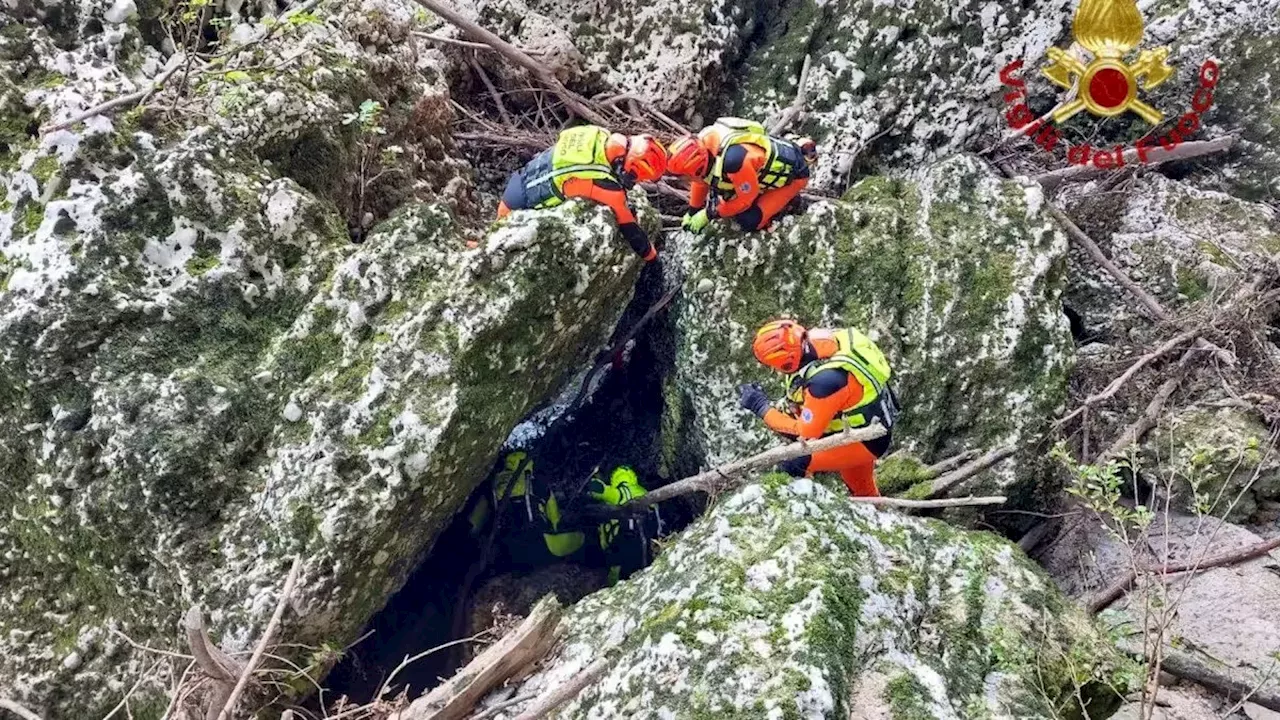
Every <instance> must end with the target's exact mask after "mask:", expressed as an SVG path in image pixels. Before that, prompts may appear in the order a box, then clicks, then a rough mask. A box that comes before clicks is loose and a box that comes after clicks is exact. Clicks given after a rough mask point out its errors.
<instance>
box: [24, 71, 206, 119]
mask: <svg viewBox="0 0 1280 720" xmlns="http://www.w3.org/2000/svg"><path fill="white" fill-rule="evenodd" d="M176 57H177V58H178V59H177V60H176V61H175V60H174V59H172V58H170V60H169V64H170V65H171V66H172V67H170V68H168V69H167V70H165V71H164V72H162V73H160V74H159V75H157V76H156V79H155V80H153V81H152V82H151V84H150V85H148V86H147V87H145V88H143V89H141V90H138V91H137V92H131V93H129V94H128V95H121V96H120V97H118V98H114V99H112V100H108V101H106V102H104V103H101V104H99V105H94V106H93V107H91V108H89V109H88V110H85V111H84V112H82V113H80V114H79V115H76V116H74V117H72V118H71V119H70V120H63V121H62V122H59V123H53V124H51V125H45V126H44V127H42V128H40V134H41V135H48V134H49V133H51V132H57V131H59V130H66V129H67V128H69V127H71V126H72V125H75V124H76V123H79V122H84V121H85V120H88V119H89V118H91V117H96V116H98V115H108V114H110V113H112V112H115V111H116V110H117V109H119V108H121V107H124V106H125V105H134V104H136V103H139V102H141V101H142V100H143V99H144V98H146V97H147V96H148V95H150V94H151V93H153V92H155V91H156V90H159V89H160V88H161V87H163V86H164V84H165V83H166V82H168V81H169V78H170V77H173V74H174V73H175V72H177V71H178V70H180V69H182V68H183V67H185V66H186V64H187V63H186V59H185V58H184V57H183V56H181V55H178V56H176Z"/></svg>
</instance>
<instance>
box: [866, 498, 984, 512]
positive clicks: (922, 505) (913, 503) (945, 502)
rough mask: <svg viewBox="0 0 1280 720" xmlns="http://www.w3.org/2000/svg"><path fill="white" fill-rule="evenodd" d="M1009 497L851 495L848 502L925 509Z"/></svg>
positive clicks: (973, 504)
mask: <svg viewBox="0 0 1280 720" xmlns="http://www.w3.org/2000/svg"><path fill="white" fill-rule="evenodd" d="M1008 500H1009V498H1007V497H1004V496H1003V495H992V496H989V497H974V496H972V495H970V496H969V497H962V498H942V499H940V500H908V499H906V498H896V497H851V498H849V501H850V502H856V503H865V504H867V505H876V506H878V507H896V508H904V509H909V510H925V509H929V508H949V507H971V506H975V505H1003V504H1004V503H1005V502H1007V501H1008Z"/></svg>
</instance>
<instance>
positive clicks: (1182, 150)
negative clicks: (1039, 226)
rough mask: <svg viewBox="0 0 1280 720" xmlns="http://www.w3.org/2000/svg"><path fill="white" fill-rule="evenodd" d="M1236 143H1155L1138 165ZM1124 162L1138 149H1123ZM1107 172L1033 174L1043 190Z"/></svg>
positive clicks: (1080, 168)
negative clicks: (1166, 146)
mask: <svg viewBox="0 0 1280 720" xmlns="http://www.w3.org/2000/svg"><path fill="white" fill-rule="evenodd" d="M1235 142H1236V138H1235V137H1234V136H1230V135H1229V136H1227V137H1221V138H1215V139H1213V140H1203V141H1197V142H1184V143H1179V144H1178V145H1175V146H1174V147H1173V149H1166V148H1165V147H1164V146H1162V145H1157V146H1155V147H1151V148H1144V150H1146V153H1145V154H1146V160H1144V161H1143V163H1142V165H1143V166H1145V167H1151V166H1152V165H1156V164H1159V163H1163V162H1170V161H1173V160H1189V159H1191V158H1193V157H1200V156H1202V155H1211V154H1213V153H1219V152H1224V151H1226V150H1230V149H1231V146H1232V145H1234V144H1235ZM1123 164H1124V165H1138V149H1137V148H1129V149H1128V150H1125V151H1124V163H1123ZM1106 172H1110V171H1109V170H1106V169H1099V168H1097V167H1094V166H1092V165H1072V166H1070V167H1065V168H1061V169H1059V170H1053V171H1051V172H1047V173H1044V174H1041V175H1037V176H1036V177H1035V181H1036V182H1038V183H1040V185H1041V186H1043V187H1044V189H1045V190H1054V189H1056V188H1057V187H1058V186H1059V185H1062V184H1063V183H1067V182H1072V181H1076V180H1087V179H1089V178H1091V177H1097V176H1098V175H1102V174H1103V173H1106Z"/></svg>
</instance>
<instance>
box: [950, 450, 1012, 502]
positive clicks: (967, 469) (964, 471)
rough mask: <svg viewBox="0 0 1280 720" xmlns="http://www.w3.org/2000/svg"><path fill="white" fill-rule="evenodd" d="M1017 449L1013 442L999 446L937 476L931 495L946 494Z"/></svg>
mask: <svg viewBox="0 0 1280 720" xmlns="http://www.w3.org/2000/svg"><path fill="white" fill-rule="evenodd" d="M1017 451H1018V446H1017V445H1014V444H1012V443H1010V444H1008V445H1001V446H1000V447H998V448H994V449H992V450H989V451H987V453H986V454H985V455H983V456H982V457H980V458H978V459H977V460H971V461H970V462H969V463H968V464H966V465H964V466H962V467H959V468H957V469H955V470H952V471H951V472H949V473H947V474H946V475H942V476H939V477H938V478H935V479H934V481H933V483H932V486H931V487H930V489H929V497H930V498H936V497H939V496H941V495H946V494H947V493H948V492H950V491H951V489H952V488H954V487H955V486H956V485H959V484H960V483H961V482H964V481H965V480H968V479H969V478H971V477H973V476H974V475H977V474H978V473H980V472H982V471H983V470H986V469H987V468H989V467H991V466H992V465H995V464H996V463H998V462H1000V461H1001V460H1004V459H1005V458H1007V457H1009V456H1010V455H1013V454H1014V453H1015V452H1017Z"/></svg>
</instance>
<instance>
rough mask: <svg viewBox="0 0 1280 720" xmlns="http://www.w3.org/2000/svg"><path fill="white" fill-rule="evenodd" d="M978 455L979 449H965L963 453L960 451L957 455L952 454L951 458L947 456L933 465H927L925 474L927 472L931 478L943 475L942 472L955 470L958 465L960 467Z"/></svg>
mask: <svg viewBox="0 0 1280 720" xmlns="http://www.w3.org/2000/svg"><path fill="white" fill-rule="evenodd" d="M976 457H978V451H977V450H965V451H964V452H962V453H959V454H956V455H952V456H951V457H949V458H947V459H945V460H940V461H938V462H936V463H934V464H932V465H930V466H928V467H926V468H925V469H924V472H925V474H927V475H928V476H929V477H931V478H936V477H938V476H939V475H941V474H942V473H944V472H947V471H948V470H954V469H956V468H957V467H959V466H961V465H963V464H965V463H967V462H969V461H970V460H972V459H974V458H976Z"/></svg>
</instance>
